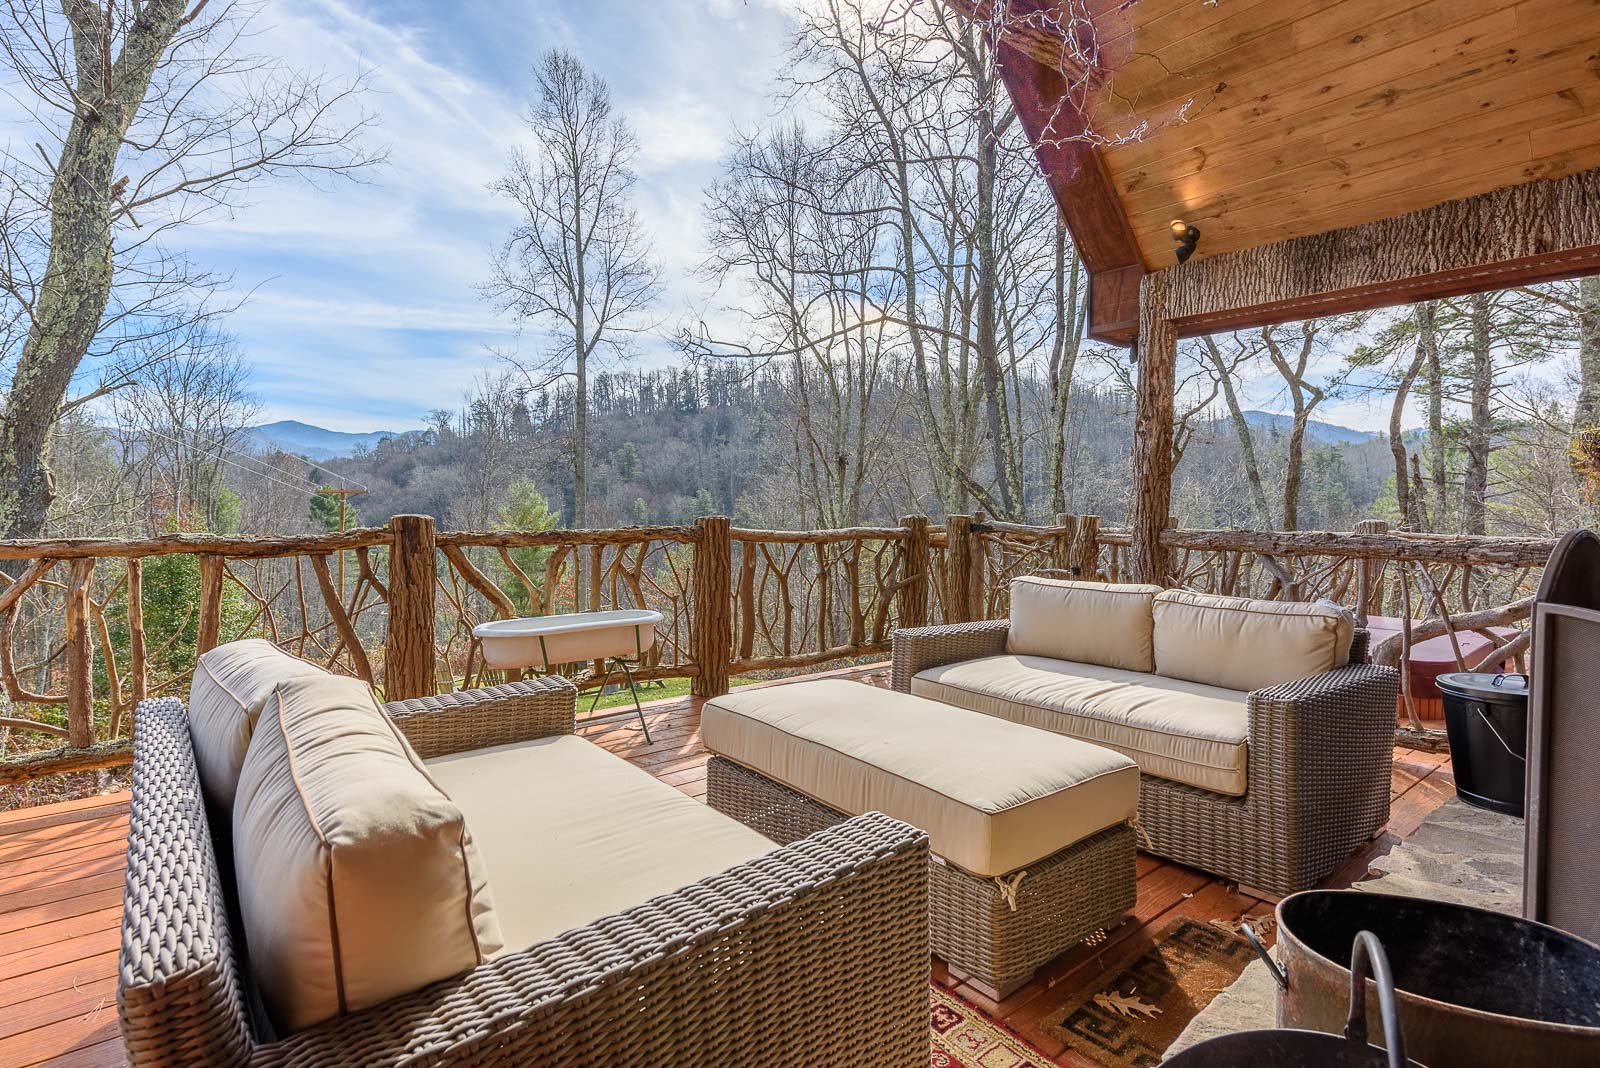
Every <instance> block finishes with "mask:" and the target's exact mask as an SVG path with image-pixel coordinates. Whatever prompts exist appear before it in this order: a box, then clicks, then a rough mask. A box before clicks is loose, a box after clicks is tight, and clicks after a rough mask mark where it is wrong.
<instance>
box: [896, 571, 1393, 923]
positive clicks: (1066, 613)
mask: <svg viewBox="0 0 1600 1068" xmlns="http://www.w3.org/2000/svg"><path fill="white" fill-rule="evenodd" d="M1011 598H1012V618H1011V619H1009V620H1008V619H1000V620H988V621H983V622H976V623H960V624H951V625H947V626H936V627H924V628H916V629H905V630H900V631H896V632H895V635H894V653H893V686H894V688H895V689H897V690H901V691H904V692H907V693H915V694H918V695H920V696H923V697H931V698H933V699H935V700H939V701H943V702H945V703H948V704H955V705H960V706H961V707H965V708H971V709H974V710H976V711H980V712H985V713H988V714H991V715H999V716H1004V717H1006V718H1008V719H1012V720H1015V721H1017V722H1022V723H1026V724H1028V725H1030V726H1034V727H1038V728H1041V729H1047V730H1052V731H1056V732H1059V733H1063V734H1068V735H1071V736H1073V737H1076V738H1080V739H1082V740H1084V741H1090V742H1094V743H1096V744H1098V745H1103V746H1106V747H1108V748H1112V749H1116V750H1118V751H1120V752H1123V753H1126V754H1127V755H1128V756H1130V757H1132V758H1134V760H1135V761H1136V762H1137V763H1138V764H1139V766H1140V772H1141V775H1140V798H1139V819H1140V825H1141V828H1142V832H1141V834H1142V838H1141V841H1142V843H1143V844H1144V846H1145V848H1147V849H1148V850H1149V851H1150V852H1153V853H1156V854H1158V855H1161V856H1165V857H1169V858H1171V859H1173V860H1177V861H1179V862H1181V863H1184V864H1189V865H1192V866H1194V867H1197V868H1200V869H1202V870H1205V871H1209V872H1213V873H1215V874H1217V875H1220V876H1223V877H1224V878H1227V879H1231V880H1234V881H1236V882H1238V883H1240V884H1242V885H1244V886H1246V887H1248V888H1252V889H1257V890H1260V891H1262V892H1265V893H1267V894H1269V895H1274V896H1276V895H1286V894H1290V893H1294V892H1295V891H1298V890H1304V889H1308V888H1310V887H1313V886H1315V885H1316V884H1317V883H1318V882H1320V881H1321V880H1322V879H1324V878H1325V877H1326V876H1327V875H1328V874H1329V873H1331V872H1332V871H1333V869H1334V868H1336V867H1337V866H1338V865H1339V864H1340V863H1341V862H1342V861H1343V860H1344V859H1345V858H1346V857H1348V856H1349V855H1350V853H1351V851H1352V850H1354V849H1355V848H1356V847H1357V846H1358V845H1359V844H1360V843H1361V842H1363V841H1365V840H1367V839H1369V838H1370V837H1372V835H1374V834H1375V833H1377V831H1378V830H1379V829H1381V828H1382V827H1383V825H1384V824H1385V823H1386V822H1387V821H1388V818H1389V799H1390V777H1391V763H1392V754H1393V745H1394V705H1395V700H1396V692H1397V688H1398V676H1397V674H1396V673H1395V672H1394V671H1393V670H1391V669H1388V668H1381V667H1374V666H1372V665H1370V664H1366V663H1364V661H1365V659H1366V647H1367V635H1366V633H1365V632H1363V631H1359V630H1354V629H1353V628H1352V626H1351V625H1350V623H1349V622H1348V621H1343V622H1341V616H1340V613H1338V612H1337V610H1335V609H1331V608H1326V607H1322V606H1316V605H1288V604H1280V603H1275V602H1274V603H1269V602H1250V601H1244V600H1242V599H1237V598H1209V597H1203V596H1200V595H1197V594H1191V593H1183V592H1179V591H1162V590H1161V589H1160V588H1159V587H1150V586H1128V585H1123V586H1117V585H1110V584H1103V583H1073V582H1059V581H1054V580H1050V579H1043V578H1037V577H1028V578H1025V579H1018V580H1016V582H1015V583H1013V586H1012V590H1011ZM1163 609H1165V612H1163ZM1163 619H1164V620H1165V621H1164V622H1163ZM1157 669H1159V670H1157ZM1197 680H1198V681H1197ZM1262 680H1270V681H1262Z"/></svg>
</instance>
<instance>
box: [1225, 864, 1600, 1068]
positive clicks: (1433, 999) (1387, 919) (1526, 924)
mask: <svg viewBox="0 0 1600 1068" xmlns="http://www.w3.org/2000/svg"><path fill="white" fill-rule="evenodd" d="M1277 915H1278V953H1279V955H1280V957H1281V959H1282V965H1281V967H1280V966H1279V965H1278V964H1277V963H1276V962H1275V961H1273V960H1272V958H1271V956H1270V955H1269V954H1268V953H1267V952H1266V950H1265V949H1262V948H1261V946H1260V943H1259V941H1257V949H1258V950H1259V951H1260V952H1261V954H1262V956H1263V957H1264V958H1265V959H1266V960H1267V962H1268V964H1269V965H1270V966H1271V967H1272V970H1273V973H1274V976H1275V978H1276V979H1277V980H1278V987H1279V989H1278V1025H1279V1026H1280V1027H1300V1028H1308V1029H1311V1030H1315V1031H1327V1032H1337V1031H1338V1030H1340V1029H1341V1028H1342V1027H1343V1025H1344V1019H1343V1014H1344V991H1345V990H1346V989H1347V988H1348V987H1349V984H1350V969H1348V968H1346V967H1345V966H1344V964H1343V962H1342V958H1343V955H1344V953H1343V947H1345V946H1348V945H1349V944H1350V940H1351V939H1352V938H1353V937H1355V934H1356V932H1358V931H1370V932H1372V933H1373V934H1374V935H1376V936H1377V937H1378V939H1379V940H1380V941H1381V942H1382V943H1383V944H1384V946H1385V947H1386V948H1387V949H1388V951H1389V962H1390V964H1391V966H1392V967H1393V970H1394V983H1395V990H1396V994H1395V996H1396V1003H1397V1005H1398V1007H1399V1013H1400V1022H1401V1024H1402V1025H1403V1026H1404V1028H1405V1035H1406V1041H1407V1045H1408V1047H1409V1049H1410V1053H1411V1055H1412V1056H1413V1057H1415V1058H1417V1059H1418V1060H1420V1061H1422V1062H1423V1063H1424V1064H1429V1065H1434V1066H1435V1068H1556V1066H1559V1065H1568V1064H1572V1065H1600V946H1596V945H1594V944H1593V943H1592V942H1586V941H1584V940H1583V939H1581V938H1577V937H1574V936H1572V935H1569V934H1567V933H1565V932H1563V931H1558V930H1556V929H1555V928H1554V927H1547V926H1545V925H1544V924H1542V923H1534V922H1532V921H1530V920H1524V919H1521V918H1519V917H1516V916H1506V915H1502V914H1501V913H1498V912H1491V911H1489V910H1487V909H1478V908H1471V907H1469V906H1466V905H1454V904H1450V903H1448V902H1443V901H1430V900H1426V899H1423V898H1412V897H1396V896H1394V895H1391V894H1368V893H1363V892H1361V891H1356V890H1307V891H1305V892H1303V893H1299V894H1293V895H1291V896H1289V897H1286V898H1284V899H1283V901H1282V902H1280V903H1279V905H1278V912H1277ZM1251 938H1252V940H1254V935H1253V934H1252V935H1251ZM1369 1015H1371V1014H1369ZM1370 1022H1371V1023H1372V1025H1373V1028H1374V1031H1375V1032H1377V1033H1380V1034H1381V1033H1382V1031H1381V1027H1382V1021H1381V1020H1379V1019H1377V1018H1376V1017H1373V1018H1372V1020H1371V1021H1370Z"/></svg>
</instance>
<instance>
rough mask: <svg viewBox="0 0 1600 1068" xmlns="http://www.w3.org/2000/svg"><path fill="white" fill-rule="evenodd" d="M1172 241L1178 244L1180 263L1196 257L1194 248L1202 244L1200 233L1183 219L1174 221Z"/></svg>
mask: <svg viewBox="0 0 1600 1068" xmlns="http://www.w3.org/2000/svg"><path fill="white" fill-rule="evenodd" d="M1172 240H1174V241H1176V242H1177V243H1178V262H1179V263H1183V262H1184V261H1185V260H1187V259H1188V258H1189V257H1190V256H1193V255H1194V247H1195V246H1196V245H1198V244H1199V243H1200V231H1199V230H1198V229H1196V228H1195V227H1193V226H1190V225H1189V224H1188V223H1186V222H1184V221H1183V220H1182V219H1173V220H1172Z"/></svg>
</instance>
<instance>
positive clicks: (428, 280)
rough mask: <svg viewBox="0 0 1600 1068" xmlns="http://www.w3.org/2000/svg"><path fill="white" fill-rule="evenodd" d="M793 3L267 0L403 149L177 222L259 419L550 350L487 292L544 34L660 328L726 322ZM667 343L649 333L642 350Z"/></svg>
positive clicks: (275, 49)
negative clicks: (719, 228) (608, 167)
mask: <svg viewBox="0 0 1600 1068" xmlns="http://www.w3.org/2000/svg"><path fill="white" fill-rule="evenodd" d="M800 2H802V0H650V2H645V0H518V2H512V0H454V2H451V0H444V2H441V0H268V2H267V3H266V4H265V9H264V13H263V15H262V16H261V22H260V24H259V28H260V31H261V32H260V34H259V36H258V37H257V38H256V40H255V43H254V48H255V49H256V50H258V51H260V52H263V53H270V54H276V55H279V56H282V57H283V58H284V59H285V60H286V61H287V62H288V63H290V64H291V65H293V66H294V67H296V68H299V69H301V70H306V71H312V72H326V73H327V74H328V75H330V76H334V77H338V76H345V75H349V74H351V73H353V72H355V71H357V70H362V69H365V70H369V71H370V72H371V75H372V84H373V89H374V92H373V93H372V94H371V96H370V97H369V98H368V101H367V103H368V105H369V106H370V107H372V108H373V109H374V110H376V111H377V112H378V113H379V115H380V125H379V127H378V128H377V129H376V130H375V131H374V133H373V141H374V142H376V143H378V144H382V145H386V146H388V150H389V162H388V163H387V165H385V166H383V167H381V168H379V169H377V170H375V171H373V172H371V173H370V174H369V176H368V180H367V181H366V182H364V183H362V184H345V183H341V184H339V185H337V186H336V187H335V188H333V189H332V190H326V189H317V188H312V187H310V186H307V185H303V184H299V183H296V182H294V181H280V182H276V183H273V184H264V185H262V186H259V187H255V188H253V189H251V190H250V197H251V199H250V200H249V201H248V202H247V203H244V204H241V205H240V206H239V207H238V208H237V210H235V211H234V212H233V213H232V215H231V216H230V217H227V218H220V219H213V220H211V221H209V222H206V223H204V224H203V225H200V226H196V227H192V228H190V229H187V230H184V231H181V232H180V233H178V234H176V235H174V240H173V242H172V243H173V245H174V247H175V248H177V249H179V250H181V251H183V252H185V253H186V254H188V255H189V256H191V257H192V258H193V259H194V260H195V261H196V263H197V264H198V265H200V266H203V267H206V268H210V269H213V270H215V271H218V272H220V273H223V274H228V275H231V276H232V278H233V280H234V285H235V287H236V289H237V290H238V291H239V292H241V293H249V294H250V299H249V300H248V302H247V303H246V304H245V305H244V306H243V307H242V308H241V309H240V310H239V311H237V312H236V313H234V314H233V315H232V317H231V319H230V321H229V328H230V329H231V330H232V331H233V332H234V333H235V334H236V335H237V336H238V337H239V340H240V342H241V343H242V345H243V348H244V351H245V354H246V357H247V359H248V360H249V361H250V363H251V365H252V367H253V369H254V377H253V381H252V384H251V385H252V389H253V390H254V392H255V393H256V394H257V395H258V396H259V398H260V400H261V402H262V412H261V416H262V420H263V421H268V420H275V419H299V420H302V421H305V422H308V423H315V424H318V425H321V426H325V427H328V428H330V429H336V430H349V431H370V430H378V429H385V430H405V429H410V428H415V427H419V426H421V425H422V424H423V419H424V417H425V415H426V414H427V413H428V412H429V411H430V410H431V409H434V408H441V407H443V408H455V407H458V406H459V405H460V403H461V399H462V395H463V393H464V392H465V391H466V390H467V389H468V388H469V387H470V386H471V384H472V382H473V380H474V379H475V378H477V377H478V376H480V375H481V374H482V373H484V371H485V370H487V369H489V368H491V367H493V366H494V365H495V363H496V360H495V357H494V351H496V350H501V351H504V350H508V349H514V348H517V347H521V348H522V349H523V350H524V351H528V350H531V349H533V348H536V346H537V345H538V339H537V338H536V337H533V336H522V335H520V334H519V332H518V329H517V326H516V324H515V323H514V322H513V321H511V319H510V318H509V317H506V316H503V315H499V314H497V313H496V312H495V311H494V310H493V309H492V308H491V307H490V306H489V305H488V304H487V303H486V302H485V301H483V300H482V299H481V298H480V297H479V295H478V291H477V286H478V285H479V284H480V283H481V282H483V281H484V280H485V278H486V277H487V274H488V265H489V257H490V251H491V249H492V248H493V246H494V245H495V244H496V243H497V242H498V241H499V240H500V239H501V238H502V237H503V236H504V234H505V233H506V231H507V230H508V229H509V228H510V226H511V225H513V223H514V222H515V217H514V215H513V213H512V212H511V210H510V208H509V206H508V205H507V204H506V203H505V202H504V201H501V200H499V199H497V198H496V197H494V196H493V195H491V194H490V193H489V192H488V189H487V186H488V184H489V183H490V182H492V181H493V180H494V179H495V178H497V177H498V176H499V175H500V174H501V173H502V172H503V170H504V168H505V165H506V158H507V154H508V152H509V150H510V149H511V147H512V146H513V145H514V144H517V143H519V142H521V141H523V140H524V137H525V132H524V131H523V129H522V124H521V120H520V117H519V116H520V112H521V110H522V108H523V106H524V104H525V102H526V100H527V97H528V94H529V92H530V89H531V82H532V78H531V75H530V73H529V65H530V63H531V62H532V60H533V59H534V58H536V57H537V56H538V55H539V54H540V53H541V52H542V51H544V50H546V49H548V48H551V47H563V48H567V49H570V50H571V51H573V52H575V53H576V54H577V55H579V56H580V57H581V58H582V59H583V60H584V62H585V63H587V64H588V65H589V66H590V67H591V69H593V70H594V71H595V72H596V73H598V74H599V75H600V76H601V77H603V78H604V79H606V81H607V82H608V83H609V84H610V85H611V88H612V93H613V97H614V99H615V101H616V103H617V105H618V106H619V107H620V108H621V110H622V112H623V113H624V115H625V116H626V117H627V119H628V120H629V121H630V123H631V124H632V126H633V127H634V130H635V131H636V133H637V134H638V137H639V141H640V153H639V156H638V159H637V170H638V173H639V182H638V186H637V190H636V193H637V199H636V207H637V209H638V211H639V214H640V216H641V217H642V219H643V221H644V224H645V226H646V227H647V228H648V230H649V232H650V234H651V237H652V239H653V242H654V245H655V248H656V251H657V254H658V257H659V258H660V260H661V261H662V263H663V266H664V268H665V270H664V278H665V282H666V291H665V293H664V295H663V298H662V300H661V306H660V309H659V311H660V316H661V319H662V321H663V325H664V327H665V328H666V329H669V330H670V328H671V326H672V325H673V324H674V323H676V322H678V321H680V320H681V319H683V318H686V317H690V316H693V317H704V318H706V319H708V320H711V321H713V322H714V321H715V320H716V319H717V318H718V308H719V306H720V305H722V304H725V303H727V302H728V301H729V300H730V299H732V298H736V297H737V294H734V293H728V294H722V295H718V294H715V293H711V292H708V289H707V286H706V284H705V283H704V282H703V281H701V280H699V279H698V278H697V277H696V268H697V267H698V266H699V265H700V263H701V261H702V258H703V256H704V246H703V241H702V237H701V230H700V219H701V194H702V192H703V190H704V189H705V188H706V186H707V185H708V184H709V183H710V182H711V180H712V179H713V178H714V177H715V175H716V172H717V169H718V163H719V161H720V159H721V158H722V156H723V154H724V152H725V149H726V147H727V144H728V141H729V138H730V135H731V134H732V133H733V132H734V130H735V129H736V128H741V127H742V128H747V129H748V128H750V127H753V126H755V125H757V124H759V123H762V122H765V121H769V120H771V119H773V118H774V117H775V113H774V108H775V107H776V105H775V104H774V103H773V101H772V98H771V95H770V92H771V89H772V87H773V82H774V78H775V76H776V74H777V73H778V72H779V70H780V69H781V67H782V64H783V52H784V45H785V41H786V37H787V35H788V33H789V29H790V26H789V21H788V15H787V14H786V12H787V11H788V10H789V9H791V8H792V7H793V6H795V5H796V4H798V3H800ZM10 132H11V135H12V139H13V140H15V139H16V138H17V137H18V136H22V137H26V138H28V139H30V140H31V138H32V136H33V135H32V134H31V133H30V132H28V131H25V130H18V129H16V128H13V129H12V130H11V131H10ZM24 143H26V142H24ZM669 355H670V350H669V348H668V346H667V345H666V343H665V342H664V341H660V340H657V341H655V342H652V343H648V344H646V345H645V346H644V348H643V351H642V352H641V353H640V355H639V358H640V359H641V360H642V361H644V362H651V361H657V360H661V359H663V358H666V357H667V356H669ZM1333 362H1336V361H1333ZM1329 369H1330V370H1331V367H1330V368H1329ZM1243 392H1244V393H1245V396H1246V399H1247V403H1248V404H1250V405H1251V406H1254V407H1261V408H1267V409H1271V410H1284V409H1285V408H1286V407H1287V403H1286V399H1285V398H1284V397H1283V395H1282V388H1281V383H1280V382H1277V381H1276V380H1275V379H1274V378H1273V376H1271V375H1270V373H1267V374H1264V375H1262V376H1261V377H1259V378H1257V379H1255V380H1254V381H1251V382H1247V383H1245V385H1244V390H1243ZM1318 414H1319V417H1321V418H1324V419H1327V420H1328V421H1331V422H1340V423H1344V424H1346V425H1349V426H1358V427H1363V428H1369V429H1372V428H1377V427H1379V426H1381V425H1384V423H1386V420H1387V411H1386V409H1385V407H1384V405H1383V403H1382V399H1381V398H1373V399H1370V400H1363V399H1350V400H1342V401H1339V402H1332V403H1329V404H1327V405H1326V406H1325V407H1324V408H1322V409H1319V412H1318ZM1414 421H1415V420H1414V418H1409V419H1408V422H1414Z"/></svg>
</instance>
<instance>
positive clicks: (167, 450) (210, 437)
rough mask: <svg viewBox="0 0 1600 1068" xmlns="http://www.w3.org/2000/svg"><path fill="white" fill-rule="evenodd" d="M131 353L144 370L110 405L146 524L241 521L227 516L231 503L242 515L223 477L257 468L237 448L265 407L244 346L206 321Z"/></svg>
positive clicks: (218, 525) (217, 527) (209, 525)
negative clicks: (252, 387) (252, 383)
mask: <svg viewBox="0 0 1600 1068" xmlns="http://www.w3.org/2000/svg"><path fill="white" fill-rule="evenodd" d="M151 349H157V350H159V351H156V352H150V351H149V350H151ZM132 358H133V359H135V360H138V361H139V362H140V363H141V364H142V365H144V369H143V370H142V371H141V373H140V375H139V377H138V380H137V381H136V382H135V383H134V384H133V385H131V386H129V387H128V388H126V389H123V390H119V391H118V392H117V393H116V394H115V395H114V401H113V408H112V411H113V413H114V415H115V417H116V424H117V428H118V433H119V435H121V436H122V437H123V439H124V441H125V449H124V452H125V455H127V456H128V457H129V461H128V463H127V465H126V467H127V469H128V470H129V473H130V477H131V478H132V479H133V480H134V481H135V484H136V486H137V487H138V492H137V493H136V499H137V500H139V501H140V502H141V503H142V504H143V507H144V509H145V514H146V527H147V529H148V530H150V531H151V532H154V531H155V530H159V529H160V528H161V527H162V526H164V525H165V523H166V522H167V521H168V520H169V519H171V518H174V517H176V518H177V519H178V520H179V521H180V523H182V524H183V525H184V526H185V527H188V526H192V525H199V526H201V527H203V528H204V529H206V530H214V531H222V530H225V529H226V528H227V527H229V526H231V525H233V524H234V523H236V521H237V515H236V514H229V515H226V516H225V515H224V509H225V502H227V503H228V505H231V507H229V508H228V510H229V511H230V512H233V513H236V512H237V507H236V502H237V498H236V497H235V496H233V495H232V494H231V492H230V491H229V490H227V488H226V483H225V480H224V475H226V474H227V473H228V472H229V471H230V470H234V471H242V470H246V469H249V468H252V467H254V466H255V465H253V464H249V463H243V462H241V461H242V457H236V456H235V455H233V454H234V453H236V452H238V451H239V450H238V447H239V445H240V444H242V442H243V440H244V438H245V429H244V428H245V427H246V426H247V425H248V424H249V422H250V421H251V420H252V419H253V418H255V416H256V414H257V413H258V412H259V411H260V406H259V404H258V402H257V400H256V398H255V397H254V396H253V395H252V394H251V393H250V392H249V386H248V383H249V378H250V368H249V365H248V364H247V363H246V362H245V359H244V357H243V354H242V353H241V352H240V351H239V346H238V344H237V343H236V342H235V341H234V339H233V338H232V337H231V336H229V335H227V334H225V333H222V332H221V331H219V330H217V329H216V328H215V327H213V326H212V325H211V324H209V323H206V322H201V323H194V324H189V325H187V326H185V327H183V328H182V329H181V330H179V331H177V332H175V333H173V334H168V335H165V336H162V337H158V338H152V339H150V340H149V341H147V342H145V344H144V345H143V346H141V347H140V348H138V349H136V350H134V354H133V357H132Z"/></svg>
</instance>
